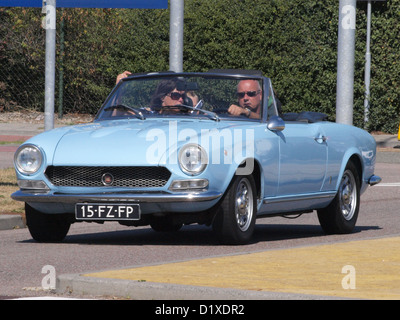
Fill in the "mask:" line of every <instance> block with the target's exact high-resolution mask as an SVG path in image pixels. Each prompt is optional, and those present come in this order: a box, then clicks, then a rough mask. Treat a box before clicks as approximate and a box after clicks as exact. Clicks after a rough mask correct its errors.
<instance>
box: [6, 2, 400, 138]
mask: <svg viewBox="0 0 400 320" xmlns="http://www.w3.org/2000/svg"><path fill="white" fill-rule="evenodd" d="M338 5H339V1H326V0H307V1H304V0H291V1H287V0H236V1H231V0H218V1H217V0H202V1H196V0H186V1H185V20H184V21H185V23H184V71H206V70H209V69H214V68H239V69H258V70H261V71H262V72H263V73H264V74H265V75H266V76H268V77H270V78H271V79H272V82H273V85H274V87H275V89H276V91H277V92H278V94H279V97H280V100H281V101H282V103H283V110H284V111H285V112H298V111H301V110H310V111H321V112H325V113H327V114H328V115H329V117H330V119H331V120H333V121H334V120H335V116H336V70H337V65H336V64H337V32H338V11H339V9H338ZM399 6H400V0H388V1H387V3H386V2H385V3H380V2H373V20H372V38H371V51H372V72H371V88H370V91H371V97H370V105H371V106H370V114H369V119H370V121H369V123H368V124H367V126H366V127H367V128H368V130H370V131H372V130H379V131H384V132H388V133H395V132H397V129H398V123H399V111H400V110H399V109H400V96H399V95H400V93H399V92H400V91H399V83H400V63H399V61H400V52H399V50H398V48H399V37H398V30H399V24H400V19H399V18H400V11H399V10H398V8H399ZM35 10H36V11H35ZM57 15H58V24H57V28H58V32H60V30H59V27H60V25H59V21H60V20H61V17H62V18H63V19H64V21H65V52H64V83H65V105H64V110H65V112H81V113H95V112H96V111H97V109H98V108H99V107H100V105H101V103H102V102H103V101H104V99H105V98H106V96H107V94H108V93H109V92H110V90H111V89H112V87H113V86H114V84H115V78H116V76H117V74H118V73H120V72H122V71H124V70H130V71H132V72H145V71H160V70H167V69H168V66H169V62H168V61H169V10H135V9H133V10H124V9H118V10H117V9H113V10H110V9H104V10H103V9H64V10H63V11H61V10H60V9H58V11H57ZM38 17H39V18H38ZM0 18H1V19H2V20H4V23H2V25H1V27H0V36H1V37H4V35H6V36H7V35H8V38H7V39H11V37H10V36H9V35H10V32H9V31H8V30H12V32H13V35H14V36H13V37H12V39H13V45H12V48H11V47H10V44H9V43H7V49H6V50H5V49H4V43H3V44H2V41H1V40H0V63H1V68H0V83H3V84H4V83H6V84H7V92H8V93H7V94H8V96H7V95H6V94H4V97H8V98H7V99H9V98H10V96H12V97H16V96H17V94H16V93H15V92H16V91H15V90H14V89H12V84H10V81H9V80H12V81H16V80H15V79H16V76H15V73H14V72H15V68H16V67H17V66H20V67H21V66H25V67H23V68H24V70H27V69H28V70H29V74H30V76H29V79H32V80H31V81H34V82H35V83H38V85H39V86H40V87H41V88H43V83H44V80H43V70H44V68H43V70H41V69H40V66H43V59H42V57H43V54H44V45H43V38H44V37H43V34H44V30H43V29H41V28H40V27H39V25H38V23H40V12H38V10H37V9H22V10H21V9H20V8H13V9H1V10H0ZM366 19H367V18H366V3H364V2H359V3H358V4H357V29H356V60H355V84H354V125H356V126H359V127H364V64H365V43H366ZM32 30H34V31H32ZM27 37H28V38H29V39H28V40H26V38H27ZM0 39H1V38H0ZM24 39H25V40H24ZM34 39H36V40H35V41H33V40H34ZM40 41H42V42H41V44H40V45H37V43H38V42H40ZM16 43H22V44H23V45H22V46H18V45H16ZM57 57H58V59H59V58H60V51H59V48H58V55H57ZM41 59H42V60H41ZM26 66H27V67H26ZM36 70H40V72H36ZM10 90H12V91H10ZM13 90H14V91H13ZM19 90H21V89H19ZM10 92H12V94H10ZM28 95H29V96H30V97H34V99H33V100H34V101H42V100H41V99H42V98H43V97H42V95H43V94H42V91H40V92H35V93H29V94H28ZM25 96H26V94H25ZM4 97H3V99H4ZM1 98H2V97H1V96H0V102H1ZM15 99H17V98H15ZM18 99H19V100H18V103H19V104H21V105H24V102H23V101H22V100H21V99H22V98H18ZM20 101H21V102H20ZM34 106H35V108H36V109H38V108H40V109H42V108H43V107H42V106H41V105H40V107H39V106H38V104H37V103H35V104H34ZM0 107H1V106H0Z"/></svg>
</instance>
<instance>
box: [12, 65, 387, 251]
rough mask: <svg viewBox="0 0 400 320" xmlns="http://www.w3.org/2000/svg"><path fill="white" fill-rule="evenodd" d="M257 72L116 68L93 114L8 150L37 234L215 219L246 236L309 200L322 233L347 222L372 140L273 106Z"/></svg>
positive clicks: (218, 226)
mask: <svg viewBox="0 0 400 320" xmlns="http://www.w3.org/2000/svg"><path fill="white" fill-rule="evenodd" d="M277 102H278V100H277V99H276V97H275V95H274V91H273V89H272V84H271V81H270V79H269V78H266V77H264V76H262V75H261V73H259V72H247V71H216V70H215V71H210V72H205V73H174V72H163V73H147V74H136V75H132V76H130V77H128V78H125V79H123V80H122V81H121V82H119V83H118V85H117V86H116V87H115V88H114V89H113V91H112V92H111V94H110V95H109V96H108V98H107V99H106V101H105V103H104V105H103V106H102V107H101V108H100V110H99V112H98V114H97V115H96V117H95V119H94V121H93V122H92V123H88V124H82V125H76V126H69V127H63V128H57V129H54V130H51V131H47V132H44V133H41V134H39V135H37V136H35V137H33V138H31V139H30V140H28V141H26V142H25V143H24V144H22V145H21V146H20V147H19V149H18V150H17V151H16V153H15V160H14V162H15V168H16V174H17V178H18V185H19V188H20V190H19V191H17V192H15V193H13V194H12V198H13V199H15V200H19V201H24V202H25V210H26V219H27V225H28V228H29V231H30V233H31V235H32V237H33V238H34V239H35V240H37V241H43V242H47V241H61V240H63V239H64V237H65V236H66V235H67V233H68V230H69V228H70V225H71V223H74V222H79V221H91V222H99V223H103V222H104V221H118V222H119V223H120V224H123V225H127V226H143V225H150V226H151V227H152V228H153V229H154V230H156V231H164V232H165V231H177V230H179V229H180V228H181V227H182V225H184V224H191V223H198V224H204V225H207V226H212V229H213V231H214V232H215V233H216V234H217V236H218V238H219V239H220V240H221V242H223V243H230V244H244V243H247V242H248V241H249V240H250V239H251V237H252V234H253V231H254V228H255V221H256V218H257V217H266V216H276V215H282V216H283V215H285V216H286V215H294V214H296V215H297V214H301V213H305V212H312V211H314V210H316V211H317V213H318V218H319V221H320V224H321V226H322V229H323V230H324V231H325V232H326V233H349V232H352V230H353V228H354V226H355V223H356V220H357V216H358V213H359V207H360V195H361V193H362V192H363V191H365V190H366V188H367V186H368V185H374V184H376V183H379V182H380V178H379V177H378V176H376V175H374V165H375V158H376V144H375V141H374V139H373V138H372V136H371V135H370V134H368V133H367V132H365V131H364V130H361V129H359V128H356V127H353V126H348V125H341V124H337V123H331V122H328V121H326V117H325V115H323V114H320V113H315V112H302V113H299V114H293V113H291V114H284V115H282V114H280V111H279V106H278V105H277Z"/></svg>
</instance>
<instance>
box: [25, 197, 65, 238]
mask: <svg viewBox="0 0 400 320" xmlns="http://www.w3.org/2000/svg"><path fill="white" fill-rule="evenodd" d="M25 215H26V224H27V225H28V229H29V232H30V234H31V236H32V238H33V239H34V240H36V241H39V242H60V241H62V240H63V239H64V238H65V236H66V235H67V233H68V231H69V227H70V226H71V222H70V221H69V217H68V215H66V214H45V213H43V212H40V211H37V210H36V209H34V208H32V207H31V206H30V205H29V204H27V203H25Z"/></svg>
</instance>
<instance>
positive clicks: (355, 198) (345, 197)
mask: <svg viewBox="0 0 400 320" xmlns="http://www.w3.org/2000/svg"><path fill="white" fill-rule="evenodd" d="M359 209H360V179H359V176H358V171H357V169H356V167H355V166H354V164H353V163H352V162H349V163H348V164H347V166H346V169H345V171H344V173H343V177H342V180H341V181H340V184H339V190H338V192H337V194H336V196H335V198H334V199H333V201H332V202H331V203H330V204H329V206H328V207H326V208H324V209H321V210H318V220H319V222H320V224H321V227H322V229H323V230H324V232H325V233H327V234H334V233H339V234H340V233H341V234H344V233H351V232H352V231H353V229H354V227H355V225H356V222H357V218H358V211H359Z"/></svg>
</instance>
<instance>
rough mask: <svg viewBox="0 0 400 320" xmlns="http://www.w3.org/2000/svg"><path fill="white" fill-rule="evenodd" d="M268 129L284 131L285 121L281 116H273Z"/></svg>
mask: <svg viewBox="0 0 400 320" xmlns="http://www.w3.org/2000/svg"><path fill="white" fill-rule="evenodd" d="M267 128H268V130H271V131H282V130H284V129H285V121H283V120H282V118H281V117H279V116H271V117H270V118H269V120H268V122H267Z"/></svg>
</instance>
